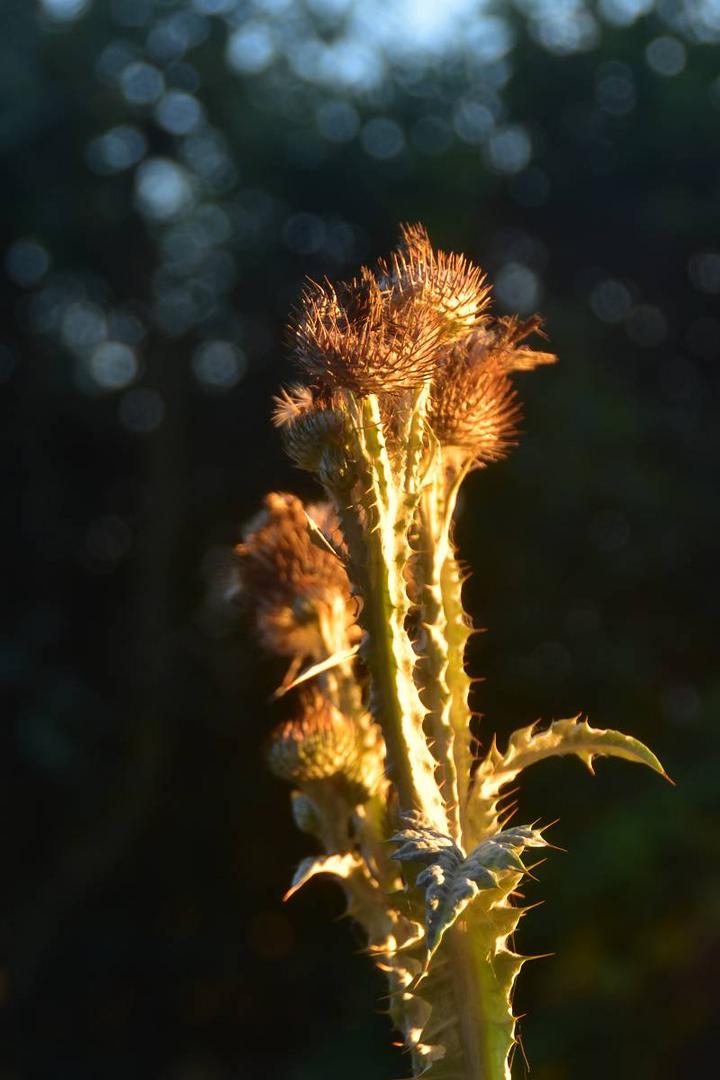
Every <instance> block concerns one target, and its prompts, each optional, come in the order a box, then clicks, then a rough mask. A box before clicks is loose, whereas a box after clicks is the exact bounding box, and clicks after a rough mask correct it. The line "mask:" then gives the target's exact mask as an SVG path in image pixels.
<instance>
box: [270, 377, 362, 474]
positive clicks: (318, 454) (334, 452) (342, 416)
mask: <svg viewBox="0 0 720 1080" xmlns="http://www.w3.org/2000/svg"><path fill="white" fill-rule="evenodd" d="M273 400H274V403H275V409H274V411H273V423H274V424H275V426H276V427H279V428H281V429H282V435H283V442H284V444H285V449H286V451H287V453H288V456H289V457H290V458H291V459H292V460H293V461H294V462H295V464H296V465H297V466H298V468H300V469H307V470H308V471H309V472H318V471H319V470H320V468H321V464H322V465H323V467H324V468H325V471H327V466H326V463H327V462H328V460H331V461H332V462H333V463H334V465H335V468H334V471H333V472H332V476H331V480H332V479H334V480H335V484H333V483H330V485H329V486H331V487H332V486H337V484H338V483H339V482H340V481H341V480H342V478H343V474H344V473H345V472H347V468H348V452H347V448H346V444H347V435H348V433H347V417H346V413H345V411H344V409H343V406H342V402H341V401H340V400H339V398H338V397H337V396H336V397H335V398H333V396H332V395H328V394H321V393H319V392H317V391H315V392H313V389H312V388H311V387H309V386H297V385H296V386H290V387H288V388H287V389H285V390H281V392H280V394H278V395H277V397H275V398H274V399H273Z"/></svg>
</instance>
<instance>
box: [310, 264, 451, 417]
mask: <svg viewBox="0 0 720 1080" xmlns="http://www.w3.org/2000/svg"><path fill="white" fill-rule="evenodd" d="M290 332H291V335H292V337H293V338H294V343H295V351H296V355H297V357H298V360H299V361H300V364H301V365H302V366H303V368H304V369H305V371H307V372H308V374H309V375H310V376H311V377H312V378H314V379H317V380H318V381H319V382H320V383H321V384H322V385H325V386H330V387H340V388H343V389H346V390H350V391H352V392H353V393H356V394H358V395H360V396H363V395H366V394H376V393H385V394H397V393H401V392H402V391H404V390H412V389H415V388H417V387H419V386H421V385H422V384H423V382H425V381H426V380H427V379H429V378H430V376H431V375H432V373H433V371H434V368H435V363H436V359H437V356H438V352H439V350H440V348H441V346H442V344H443V341H444V338H443V326H442V320H441V318H440V317H439V315H438V314H437V312H436V311H435V310H434V309H432V308H431V307H429V306H428V305H423V304H411V305H405V307H404V308H399V307H398V306H397V305H396V304H394V303H393V302H392V297H391V296H390V293H389V292H388V291H387V290H384V289H383V288H381V286H380V284H379V283H378V281H377V280H376V278H375V277H374V276H373V274H372V273H371V272H370V270H368V269H367V268H366V267H363V268H362V270H361V271H360V275H359V276H358V277H357V278H355V279H354V280H353V281H351V282H350V283H349V284H346V285H341V286H340V287H339V289H338V290H336V289H335V288H334V287H333V286H332V285H331V284H330V282H328V281H326V282H325V283H324V284H321V285H319V284H317V283H316V282H310V283H309V284H308V285H307V287H306V288H305V292H304V294H303V297H302V300H301V304H300V307H299V309H298V311H297V312H296V314H295V316H294V318H293V321H292V322H291V326H290Z"/></svg>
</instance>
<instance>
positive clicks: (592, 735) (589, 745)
mask: <svg viewBox="0 0 720 1080" xmlns="http://www.w3.org/2000/svg"><path fill="white" fill-rule="evenodd" d="M562 754H577V756H578V757H579V758H580V759H581V761H584V762H585V764H586V765H587V767H588V769H589V770H590V772H593V767H592V763H593V758H595V757H600V756H608V757H620V758H625V759H626V760H627V761H634V762H637V763H638V764H640V765H647V766H648V767H649V768H651V769H654V771H655V772H657V773H660V775H661V776H664V777H665V778H666V779H668V777H667V774H666V772H665V770H664V769H663V767H662V765H661V764H660V762H659V761H658V759H657V758H656V757H655V755H654V754H653V753H652V751H651V750H648V748H647V746H645V745H643V743H641V742H640V741H639V740H638V739H633V738H632V737H631V736H630V735H623V734H622V732H620V731H611V730H606V729H605V728H592V727H590V725H589V723H588V721H587V718H586V719H584V720H581V719H580V716H574V717H570V718H569V719H567V720H555V721H553V723H551V724H550V725H549V727H547V728H545V729H544V730H543V729H540V728H539V726H538V724H531V725H530V726H529V727H525V728H520V729H519V730H518V731H514V732H513V734H512V735H511V736H510V740H509V742H508V746H507V750H506V751H505V753H504V754H501V753H500V751H499V750H498V748H497V746H496V745H495V743H493V745H492V746H491V747H490V750H489V751H488V754H487V757H486V758H485V760H484V761H483V762H482V763H481V764H480V767H479V768H478V771H477V773H476V776H475V787H476V791H477V792H478V795H479V798H480V799H483V800H484V799H492V798H494V797H495V796H496V795H497V794H498V793H499V792H500V790H501V788H502V787H504V785H505V784H508V783H510V782H511V781H512V780H514V779H515V777H516V776H517V775H518V774H519V773H520V772H522V770H523V769H526V768H527V767H528V766H529V765H534V764H535V762H537V761H542V760H543V758H548V757H555V756H558V755H562Z"/></svg>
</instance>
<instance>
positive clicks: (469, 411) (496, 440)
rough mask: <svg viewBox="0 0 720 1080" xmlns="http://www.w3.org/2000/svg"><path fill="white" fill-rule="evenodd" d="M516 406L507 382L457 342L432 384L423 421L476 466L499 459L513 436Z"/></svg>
mask: <svg viewBox="0 0 720 1080" xmlns="http://www.w3.org/2000/svg"><path fill="white" fill-rule="evenodd" d="M519 417H520V407H519V405H518V402H517V398H516V394H515V391H514V390H513V388H512V386H511V384H510V380H509V379H508V378H507V376H506V375H505V374H504V373H503V372H502V370H500V371H498V370H496V369H495V368H493V367H488V365H487V364H486V363H485V358H484V356H483V354H482V353H480V354H478V351H477V350H476V349H474V348H473V347H472V344H470V346H468V343H467V342H462V343H461V344H458V345H456V346H454V347H453V348H452V349H451V350H450V352H449V353H448V356H447V359H446V362H445V364H444V366H443V368H442V371H441V372H439V373H438V376H437V378H436V380H435V382H434V383H433V386H432V390H431V395H430V406H429V409H428V421H429V423H430V426H431V428H432V430H433V432H434V433H435V435H436V436H437V438H438V439H439V441H440V442H441V443H442V444H443V445H444V446H446V447H455V448H457V449H458V450H461V451H463V453H462V454H461V455H460V456H461V457H463V458H464V459H472V460H474V461H475V462H476V463H477V464H485V463H487V462H489V461H497V460H498V459H499V458H502V457H504V455H505V454H506V453H507V451H508V449H509V447H510V446H511V445H512V444H513V441H514V438H515V435H516V434H517V423H518V420H519Z"/></svg>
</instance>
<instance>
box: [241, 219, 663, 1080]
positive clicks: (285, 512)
mask: <svg viewBox="0 0 720 1080" xmlns="http://www.w3.org/2000/svg"><path fill="white" fill-rule="evenodd" d="M489 302H490V289H489V286H488V284H487V281H486V279H485V276H484V275H483V273H482V272H481V271H480V270H479V269H478V268H476V267H475V266H473V265H472V264H471V263H469V262H468V261H467V260H466V259H465V258H464V257H462V256H461V255H454V254H450V255H448V254H445V253H443V252H438V251H434V250H433V248H432V246H431V244H430V241H429V239H428V236H427V234H426V232H425V230H424V229H422V228H421V227H419V226H411V227H405V228H404V229H403V230H402V236H401V243H400V245H399V247H398V249H397V250H396V251H395V252H394V253H393V254H392V255H391V256H390V258H389V259H387V260H382V261H380V262H379V263H378V264H377V265H376V266H375V267H373V268H372V269H367V268H363V269H362V270H361V271H360V273H359V275H358V276H357V277H356V278H355V279H354V280H352V281H350V282H349V283H346V284H341V285H337V286H335V285H332V284H331V283H330V282H327V281H325V282H322V283H320V284H317V283H310V284H308V286H307V287H306V289H305V292H304V294H303V295H302V298H301V301H300V303H299V306H298V308H297V310H296V311H295V313H294V315H293V317H292V321H291V324H290V336H291V341H292V347H293V350H294V353H295V357H296V360H297V363H298V365H299V368H300V370H301V371H302V373H303V375H304V381H303V382H302V383H301V384H298V385H293V386H291V387H289V388H287V389H286V390H284V391H283V392H282V393H281V394H280V395H279V396H278V397H277V399H276V401H275V413H274V421H275V423H276V425H277V426H278V427H279V429H280V431H281V434H282V437H283V439H284V442H285V446H286V448H287V451H288V453H289V455H290V457H291V458H292V460H293V461H294V462H295V464H296V465H298V466H299V467H300V468H302V469H306V470H309V471H310V472H313V473H315V475H316V476H317V478H318V479H319V481H320V483H321V485H322V487H323V488H324V490H325V493H326V501H324V502H321V503H317V504H314V505H309V506H303V504H302V503H301V502H300V500H299V499H297V498H295V497H294V496H292V495H287V494H277V493H276V494H271V495H268V496H267V498H266V500H265V506H264V508H263V510H262V511H261V513H260V514H259V515H258V517H257V518H256V519H255V520H254V521H253V522H251V523H250V524H249V525H248V527H247V529H246V531H245V534H244V540H243V543H242V544H240V545H239V547H238V548H237V557H238V566H239V573H240V577H241V581H242V585H243V591H244V595H245V598H246V602H247V606H248V608H249V610H250V612H251V614H252V616H253V618H254V619H255V620H256V624H257V629H258V633H259V636H260V640H261V642H262V644H263V645H264V646H265V647H266V648H267V649H269V650H270V651H272V652H275V653H277V654H279V655H281V656H284V657H287V658H288V661H289V666H288V670H287V674H286V676H285V678H284V680H283V683H282V685H281V687H280V688H279V690H278V691H277V694H278V695H283V694H291V695H292V697H293V703H294V712H293V714H292V715H291V718H290V719H287V720H285V721H284V722H283V723H281V724H280V725H279V726H278V727H277V728H276V730H275V731H274V733H273V735H272V737H271V741H270V747H269V751H268V761H269V765H270V768H271V769H272V770H273V772H275V773H276V774H277V776H278V777H281V778H282V779H283V780H285V781H288V782H289V783H290V784H291V785H292V794H291V798H292V809H293V815H294V818H295V822H296V823H297V825H298V826H299V828H300V829H302V830H303V831H304V832H306V833H308V834H309V835H310V836H311V837H313V840H314V844H315V847H316V849H318V848H319V851H318V852H317V853H316V854H312V855H309V856H308V858H306V859H304V860H303V862H302V863H301V864H300V866H299V867H298V869H297V872H296V874H295V877H294V878H293V880H292V884H291V886H290V889H289V891H288V894H287V895H288V896H289V895H291V894H292V893H294V892H295V891H296V890H297V889H299V888H300V887H301V886H303V885H304V884H305V883H306V882H307V881H308V880H309V879H310V878H312V877H313V876H315V875H317V874H329V875H332V876H333V877H335V878H336V879H337V881H338V882H339V884H340V885H341V887H342V888H343V890H344V892H345V896H346V898H347V907H348V912H349V913H350V914H351V915H352V916H353V918H354V919H356V920H357V922H358V923H360V925H361V926H362V928H363V930H364V933H365V936H366V939H367V951H368V953H369V955H370V956H371V958H372V960H373V961H374V963H375V964H376V965H377V966H378V968H379V969H380V970H381V971H382V972H383V973H384V974H385V976H386V977H387V983H388V992H387V1002H388V1008H389V1012H390V1015H391V1017H392V1020H393V1023H394V1024H395V1026H396V1027H397V1029H398V1030H399V1032H400V1034H401V1036H402V1039H403V1041H404V1044H405V1046H406V1048H407V1051H408V1054H409V1061H410V1068H411V1070H412V1076H414V1077H419V1076H427V1077H428V1078H429V1080H501V1078H509V1077H510V1076H511V1065H512V1049H513V1046H514V1045H515V1041H516V1038H515V1019H514V1017H513V1012H512V995H513V987H514V984H515V980H516V978H517V975H518V972H519V971H520V968H521V967H522V965H523V964H524V963H525V961H526V959H527V957H523V956H522V955H520V954H519V953H518V952H516V951H515V947H514V944H513V935H514V933H515V930H516V928H517V926H518V923H519V921H520V919H521V918H522V916H523V915H524V914H525V912H526V911H527V910H528V909H527V908H526V907H524V906H523V903H522V899H521V894H520V893H519V888H520V886H521V883H522V881H523V878H524V877H525V876H526V875H527V874H529V873H530V871H531V870H532V865H531V864H529V862H528V860H529V859H530V858H531V857H532V856H531V854H530V852H531V849H535V848H537V849H542V848H545V847H547V846H548V841H547V840H546V838H545V829H544V827H542V826H540V825H539V824H538V823H533V824H524V825H518V824H510V820H511V818H512V817H513V813H514V803H513V801H512V800H513V797H514V796H513V792H514V790H515V787H514V786H511V785H515V781H516V780H517V777H518V776H519V774H520V773H521V772H523V770H525V769H526V768H528V767H529V766H531V765H533V764H535V763H536V762H539V761H541V760H543V759H544V758H547V757H551V756H554V755H563V754H575V755H576V756H578V757H579V758H580V759H581V760H582V761H583V762H584V763H585V764H586V765H587V766H588V768H589V769H590V771H592V765H593V760H594V758H595V757H597V756H600V755H614V756H616V757H622V758H625V759H627V760H628V761H634V762H638V763H641V764H644V765H647V766H649V767H650V768H651V769H654V770H655V771H656V772H658V773H660V774H661V775H665V774H664V772H663V769H662V767H661V765H660V763H659V762H658V760H657V758H656V757H655V756H654V755H653V754H652V753H651V751H650V750H648V749H647V748H646V747H645V746H643V745H642V743H640V742H638V741H637V740H636V739H633V738H631V737H630V736H627V735H623V734H620V733H619V732H616V731H608V730H603V729H599V728H593V727H591V726H590V724H589V723H588V721H587V720H585V719H582V718H581V717H579V716H578V717H574V718H571V719H564V720H557V721H554V722H552V723H550V724H548V725H547V726H544V727H543V726H540V725H538V724H533V725H531V726H529V727H525V728H522V729H520V730H518V731H516V732H514V734H513V735H512V736H511V737H510V739H509V741H508V743H507V746H505V747H504V748H501V747H499V746H498V745H497V743H496V741H495V740H494V738H490V737H488V736H487V735H485V734H484V732H483V731H482V728H481V727H480V728H477V726H476V725H477V720H476V719H475V720H473V714H472V712H471V709H470V706H469V703H468V697H469V690H470V686H471V679H470V677H469V676H468V674H467V672H466V670H465V648H466V645H467V641H468V638H469V637H470V635H471V633H472V626H471V622H470V620H469V618H468V616H467V615H466V613H465V611H464V609H463V604H462V585H463V578H464V571H463V570H462V569H461V566H460V564H459V562H458V559H457V556H456V553H455V547H454V544H453V539H452V529H453V514H454V511H455V506H456V502H457V497H458V492H459V490H460V487H461V485H462V483H463V480H464V479H465V477H466V476H467V475H468V474H469V473H470V472H471V471H472V470H474V469H480V468H485V467H487V466H488V465H490V464H491V463H492V462H494V461H497V460H499V459H500V458H502V457H503V456H504V455H505V454H506V453H507V451H508V449H509V448H510V447H511V446H512V445H513V443H514V442H515V440H516V433H517V425H518V419H519V411H520V410H519V404H518V400H517V396H516V391H515V389H514V388H513V385H512V376H513V374H514V373H515V372H517V371H528V370H531V369H533V368H536V367H538V366H540V365H543V364H552V363H554V362H555V359H556V358H555V356H554V355H552V354H551V353H548V352H543V351H540V350H538V349H535V348H533V347H531V346H530V345H529V344H528V343H527V342H528V338H530V337H531V335H536V336H537V335H539V334H541V332H542V331H541V322H540V320H539V319H538V318H537V317H534V318H531V319H528V320H526V321H520V320H519V319H517V318H494V317H492V316H491V314H490V312H489ZM471 721H472V725H471Z"/></svg>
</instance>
